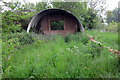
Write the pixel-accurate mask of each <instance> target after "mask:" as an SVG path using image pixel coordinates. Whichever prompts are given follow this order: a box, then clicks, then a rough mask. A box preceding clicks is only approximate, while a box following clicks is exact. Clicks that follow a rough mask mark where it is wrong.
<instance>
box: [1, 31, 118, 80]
mask: <svg viewBox="0 0 120 80" xmlns="http://www.w3.org/2000/svg"><path fill="white" fill-rule="evenodd" d="M88 33H89V34H90V32H87V34H88ZM91 34H92V35H93V36H95V37H96V39H98V40H99V41H101V42H102V41H103V42H104V41H105V42H104V43H106V44H110V45H111V46H112V45H113V44H115V46H117V37H116V35H112V36H113V37H114V38H108V37H106V36H107V35H109V34H110V33H108V34H107V33H104V35H103V33H95V32H94V31H91ZM105 35H106V36H105ZM31 36H32V38H34V39H33V40H35V42H33V43H31V44H26V45H24V46H23V47H22V48H20V49H18V50H15V51H14V52H13V54H12V55H9V57H7V58H8V59H7V61H4V62H3V72H4V74H3V78H118V74H119V72H118V58H117V55H116V54H113V53H110V52H109V51H108V50H107V49H105V48H103V47H101V46H100V45H98V44H96V43H93V42H91V41H90V40H89V39H88V37H87V35H86V33H84V34H80V33H78V34H73V35H68V36H67V37H62V36H60V35H56V36H45V35H44V36H43V35H36V34H32V35H31ZM110 36H111V34H110V35H109V37H110ZM104 38H106V39H109V40H108V41H106V40H105V39H104ZM28 41H29V40H28ZM114 48H116V47H114Z"/></svg>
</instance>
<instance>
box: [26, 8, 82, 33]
mask: <svg viewBox="0 0 120 80" xmlns="http://www.w3.org/2000/svg"><path fill="white" fill-rule="evenodd" d="M31 27H35V30H36V31H37V32H38V33H43V34H62V35H66V34H68V33H75V32H80V31H81V32H83V31H84V28H83V26H82V24H81V23H80V21H79V20H78V19H77V18H76V17H75V16H74V15H73V14H72V13H70V12H68V11H65V10H61V9H47V10H43V11H41V12H40V13H38V14H37V15H35V16H34V17H33V18H32V20H31V21H30V23H29V25H28V28H27V32H29V30H30V29H31Z"/></svg>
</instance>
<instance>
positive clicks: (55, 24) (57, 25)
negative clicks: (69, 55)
mask: <svg viewBox="0 0 120 80" xmlns="http://www.w3.org/2000/svg"><path fill="white" fill-rule="evenodd" d="M50 28H51V30H64V21H50Z"/></svg>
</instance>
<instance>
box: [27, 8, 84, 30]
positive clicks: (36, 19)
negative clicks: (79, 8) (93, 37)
mask: <svg viewBox="0 0 120 80" xmlns="http://www.w3.org/2000/svg"><path fill="white" fill-rule="evenodd" d="M52 13H53V14H57V13H61V14H67V15H70V16H71V17H73V18H75V19H76V21H77V24H78V27H79V29H80V30H78V31H82V32H84V28H83V26H82V24H81V22H80V21H79V20H78V19H77V18H76V17H75V16H74V15H73V14H72V13H70V12H68V11H65V10H61V9H46V10H43V11H41V12H40V13H38V14H36V15H35V16H34V17H33V18H32V20H31V21H30V23H29V25H28V28H27V32H29V30H30V28H31V27H36V26H37V24H38V23H39V21H40V20H41V19H42V18H43V17H44V16H45V15H48V14H52Z"/></svg>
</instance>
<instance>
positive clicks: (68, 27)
mask: <svg viewBox="0 0 120 80" xmlns="http://www.w3.org/2000/svg"><path fill="white" fill-rule="evenodd" d="M51 21H64V30H51V26H50V22H51ZM40 26H41V27H40V30H41V31H43V33H45V34H55V33H60V34H63V35H66V34H67V33H75V32H76V31H77V23H76V21H75V19H73V18H72V17H70V16H67V15H52V16H50V15H47V16H45V17H43V19H42V21H41V25H40Z"/></svg>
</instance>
